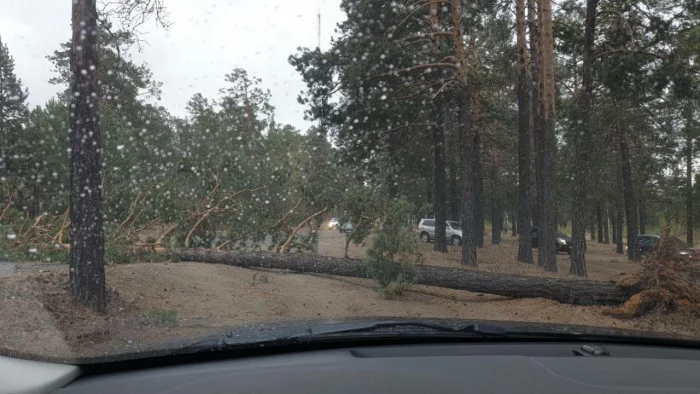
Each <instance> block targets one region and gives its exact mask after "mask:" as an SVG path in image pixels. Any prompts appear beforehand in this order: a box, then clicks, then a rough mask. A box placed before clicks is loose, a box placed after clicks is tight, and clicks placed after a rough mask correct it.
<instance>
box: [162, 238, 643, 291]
mask: <svg viewBox="0 0 700 394" xmlns="http://www.w3.org/2000/svg"><path fill="white" fill-rule="evenodd" d="M170 253H171V255H172V256H173V257H175V258H177V259H178V260H180V261H193V262H202V263H211V264H225V265H232V266H236V267H243V268H267V269H282V270H290V271H296V272H301V273H315V274H327V275H338V276H348V277H354V278H369V274H368V272H367V267H366V265H365V264H364V262H362V261H360V260H351V259H341V258H333V257H323V256H316V255H302V254H295V255H280V254H241V253H235V252H220V251H215V250H211V249H174V250H171V251H170ZM417 274H418V275H417V281H416V283H418V284H421V285H426V286H437V287H444V288H448V289H457V290H466V291H471V292H478V293H488V294H495V295H501V296H505V297H513V298H538V297H540V298H547V299H550V300H555V301H559V302H562V303H566V304H576V305H620V304H622V303H624V302H625V301H627V300H628V299H629V297H630V296H631V295H632V294H634V292H635V291H634V289H629V288H627V289H626V288H620V287H618V286H617V285H615V283H612V282H599V281H592V280H564V279H553V278H539V277H529V276H519V275H507V274H495V273H489V272H482V271H474V270H467V269H462V268H449V267H437V266H429V265H422V266H419V267H417Z"/></svg>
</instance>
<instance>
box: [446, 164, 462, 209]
mask: <svg viewBox="0 0 700 394" xmlns="http://www.w3.org/2000/svg"><path fill="white" fill-rule="evenodd" d="M457 167H458V166H457V165H456V164H454V163H452V164H451V165H450V167H449V174H450V176H449V180H448V194H449V201H450V203H449V219H450V220H459V204H460V201H459V185H458V183H457Z"/></svg>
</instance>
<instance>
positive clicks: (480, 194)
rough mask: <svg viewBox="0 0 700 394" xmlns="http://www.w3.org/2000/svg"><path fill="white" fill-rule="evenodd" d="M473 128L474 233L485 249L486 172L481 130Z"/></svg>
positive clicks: (478, 245)
mask: <svg viewBox="0 0 700 394" xmlns="http://www.w3.org/2000/svg"><path fill="white" fill-rule="evenodd" d="M474 123H475V122H472V128H473V133H474V143H473V144H472V154H471V157H472V160H473V161H474V167H473V168H474V170H473V171H474V174H473V176H474V232H475V237H476V246H477V247H479V248H483V247H484V225H485V223H484V170H483V166H482V164H481V146H480V145H481V137H480V135H479V130H478V129H477V128H476V127H474Z"/></svg>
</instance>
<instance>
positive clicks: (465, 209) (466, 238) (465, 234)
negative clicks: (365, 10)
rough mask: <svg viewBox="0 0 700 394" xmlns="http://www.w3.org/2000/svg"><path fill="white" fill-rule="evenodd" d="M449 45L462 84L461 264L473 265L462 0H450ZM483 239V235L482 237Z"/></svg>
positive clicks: (470, 130)
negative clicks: (450, 40) (450, 45)
mask: <svg viewBox="0 0 700 394" xmlns="http://www.w3.org/2000/svg"><path fill="white" fill-rule="evenodd" d="M451 5H452V7H451V11H452V45H454V56H455V60H456V64H457V76H458V80H459V82H460V84H461V87H462V94H461V95H460V96H459V99H458V100H457V102H458V106H459V108H458V118H459V124H458V129H459V137H460V138H459V141H460V142H459V146H460V158H461V163H462V174H461V177H460V180H461V184H462V185H461V189H462V212H461V221H462V223H463V226H462V261H461V263H462V264H463V265H467V266H471V267H476V266H477V260H476V231H475V228H474V221H475V217H474V202H475V201H474V200H475V199H474V161H473V160H472V157H471V154H472V150H473V145H474V143H475V142H476V141H475V138H474V137H475V135H474V129H473V125H472V92H471V85H470V82H469V80H468V79H467V75H468V74H467V53H466V49H465V47H464V41H463V37H464V27H463V25H462V0H451ZM482 242H483V239H482Z"/></svg>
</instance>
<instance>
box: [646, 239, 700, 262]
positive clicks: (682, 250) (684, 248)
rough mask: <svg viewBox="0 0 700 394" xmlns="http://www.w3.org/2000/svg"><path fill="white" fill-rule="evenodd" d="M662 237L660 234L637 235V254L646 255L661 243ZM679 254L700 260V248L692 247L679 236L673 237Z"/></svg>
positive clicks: (672, 240)
mask: <svg viewBox="0 0 700 394" xmlns="http://www.w3.org/2000/svg"><path fill="white" fill-rule="evenodd" d="M660 241H661V237H660V236H658V235H648V234H641V235H638V236H637V256H639V257H646V256H647V255H648V254H649V253H651V252H652V251H653V250H654V249H656V247H657V246H658V245H659V242H660ZM671 242H673V243H674V244H675V248H676V249H677V250H678V254H679V255H680V256H682V257H686V258H689V259H691V260H697V261H700V249H697V248H691V247H689V246H688V245H686V244H685V243H684V242H683V241H681V240H680V239H678V238H675V237H673V238H671Z"/></svg>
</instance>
